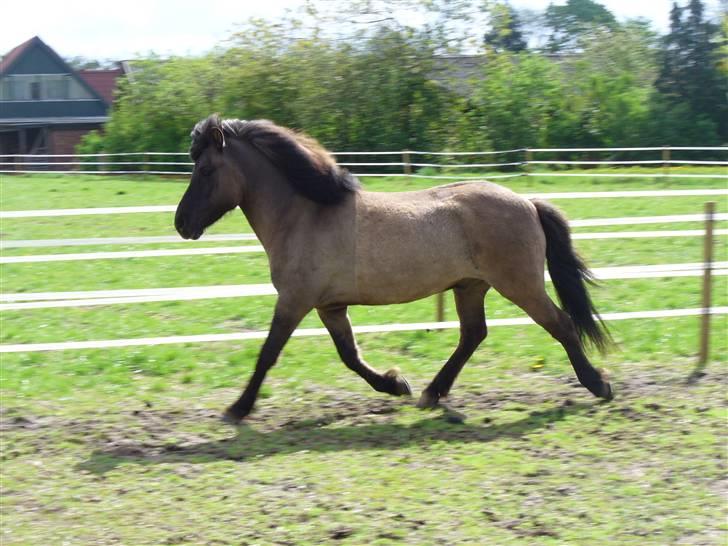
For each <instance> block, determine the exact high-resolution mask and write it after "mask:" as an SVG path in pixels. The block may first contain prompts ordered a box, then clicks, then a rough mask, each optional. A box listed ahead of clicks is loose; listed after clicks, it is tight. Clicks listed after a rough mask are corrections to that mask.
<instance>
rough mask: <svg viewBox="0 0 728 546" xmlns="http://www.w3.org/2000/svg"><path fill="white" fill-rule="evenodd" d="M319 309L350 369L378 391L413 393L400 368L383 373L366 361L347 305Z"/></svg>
mask: <svg viewBox="0 0 728 546" xmlns="http://www.w3.org/2000/svg"><path fill="white" fill-rule="evenodd" d="M317 311H318V314H319V317H321V321H322V322H323V323H324V326H326V329H327V330H328V331H329V334H331V339H333V341H334V345H336V350H337V351H338V352H339V356H340V357H341V360H342V361H343V362H344V364H346V366H347V367H348V368H349V369H351V370H353V371H355V372H356V373H357V374H359V376H361V377H362V378H363V379H364V381H366V382H367V383H369V384H370V385H371V386H372V388H373V389H374V390H376V391H379V392H386V393H388V394H392V395H395V396H402V395H408V396H409V395H411V394H412V390H411V389H410V386H409V383H407V380H406V379H405V378H404V377H402V376H401V375H399V372H398V370H396V369H392V370H388V371H386V372H385V373H383V374H382V373H379V372H378V371H377V370H375V369H374V368H372V367H371V366H369V364H367V363H366V362H364V359H363V358H362V357H361V353H360V352H359V347H358V346H357V344H356V339H354V332H353V331H352V329H351V322H350V321H349V315H348V314H347V312H346V307H336V308H326V309H317Z"/></svg>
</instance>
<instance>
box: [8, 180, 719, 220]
mask: <svg viewBox="0 0 728 546" xmlns="http://www.w3.org/2000/svg"><path fill="white" fill-rule="evenodd" d="M516 176H520V175H516ZM726 178H728V176H726ZM522 195H523V197H525V198H526V199H613V198H624V197H626V198H630V197H690V196H693V197H699V196H718V195H728V189H723V188H716V189H695V190H626V191H586V192H556V193H526V194H522ZM175 210H177V206H176V205H146V206H138V207H93V208H85V209H40V210H4V211H0V219H6V218H43V217H51V216H86V215H95V214H138V213H154V212H174V211H175Z"/></svg>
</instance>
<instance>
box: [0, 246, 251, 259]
mask: <svg viewBox="0 0 728 546" xmlns="http://www.w3.org/2000/svg"><path fill="white" fill-rule="evenodd" d="M251 252H263V247H262V246H260V245H245V246H212V247H202V248H171V249H167V248H165V249H159V250H123V251H120V252H81V253H68V254H36V255H33V256H2V257H0V264H22V263H39V262H75V261H79V260H118V259H126V258H159V257H168V256H195V255H198V256H199V255H207V254H210V255H212V254H247V253H251Z"/></svg>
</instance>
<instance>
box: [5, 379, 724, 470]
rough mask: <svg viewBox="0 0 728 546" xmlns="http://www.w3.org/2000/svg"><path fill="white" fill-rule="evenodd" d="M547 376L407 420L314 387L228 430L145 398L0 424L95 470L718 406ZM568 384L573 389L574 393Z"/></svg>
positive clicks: (388, 407)
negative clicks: (547, 384) (82, 453)
mask: <svg viewBox="0 0 728 546" xmlns="http://www.w3.org/2000/svg"><path fill="white" fill-rule="evenodd" d="M727 378H728V374H726V373H721V372H716V373H711V374H706V375H705V376H704V377H702V378H701V382H700V384H702V385H703V386H705V385H724V384H725V381H726V379H727ZM552 380H553V381H554V382H555V383H556V386H557V387H558V388H549V389H548V390H539V389H538V388H534V389H533V390H529V391H526V390H505V389H494V390H491V391H488V392H474V391H468V390H466V388H461V389H460V390H459V391H456V394H455V396H453V397H452V399H449V400H447V402H446V403H447V407H448V409H447V410H446V411H441V410H435V411H430V412H423V414H422V420H420V421H418V422H416V423H414V424H411V425H402V424H398V422H397V414H398V413H399V412H400V411H401V410H402V408H403V407H404V406H406V405H412V404H413V403H414V400H413V399H402V398H390V397H384V396H380V395H376V394H371V395H364V394H352V393H348V392H345V391H341V390H334V389H327V390H317V391H316V394H315V399H313V398H314V397H313V396H311V397H308V398H303V397H302V398H296V399H295V400H293V401H288V400H286V401H284V400H282V397H273V398H266V399H261V400H260V401H259V404H258V408H259V409H258V411H256V412H254V413H253V414H252V415H251V416H250V417H249V418H248V419H246V421H245V423H244V425H243V426H241V427H240V428H238V429H237V430H235V429H231V428H230V427H228V426H225V425H223V424H222V423H221V422H220V413H219V411H217V410H213V409H205V408H176V409H172V410H169V409H156V408H154V407H146V406H145V407H143V408H141V409H135V410H131V411H128V412H123V413H120V414H116V415H114V416H113V418H111V419H102V418H100V417H99V416H98V415H93V416H89V417H88V418H75V419H64V418H61V417H56V416H48V415H45V416H35V415H30V414H27V413H23V412H21V411H20V410H18V409H17V408H15V409H13V408H5V409H3V411H2V413H1V414H0V431H2V432H3V433H13V435H15V434H17V435H20V436H22V437H23V443H24V444H26V446H27V444H28V443H29V444H30V445H31V446H33V449H34V450H35V452H36V453H44V452H45V453H48V452H51V451H54V450H61V449H66V448H64V447H63V443H60V444H59V442H47V441H46V434H45V433H44V432H45V431H50V430H52V431H53V433H54V434H60V435H61V437H62V438H63V439H64V441H65V442H70V443H75V444H79V445H80V446H83V447H84V448H86V449H90V450H92V451H93V455H92V457H91V462H90V464H89V465H86V467H85V468H86V469H89V470H94V471H102V472H103V471H104V470H103V469H104V468H107V467H109V466H111V467H113V466H115V465H116V464H118V463H120V462H123V461H136V462H144V461H146V462H153V461H163V460H174V461H178V462H180V461H189V462H193V463H194V462H202V461H206V460H210V459H211V458H221V459H232V460H245V459H247V458H250V457H255V456H266V455H271V454H276V453H294V452H297V451H304V450H311V451H324V450H338V449H373V448H382V447H388V446H389V447H393V448H396V447H399V446H402V445H403V444H413V443H414V444H421V445H422V446H423V447H425V448H426V446H427V445H429V444H430V443H431V442H432V440H433V439H437V440H457V441H460V442H487V441H491V440H493V439H496V438H499V437H502V436H504V435H506V436H511V437H514V436H515V437H526V436H527V435H528V434H529V433H530V432H532V431H534V430H537V429H539V428H550V427H553V426H554V424H555V422H557V421H559V420H561V419H564V418H565V417H566V416H568V415H572V414H579V413H585V414H595V413H597V412H602V413H603V415H602V417H601V418H600V419H598V420H596V421H595V426H594V428H593V430H592V431H590V432H592V433H601V428H600V427H601V424H602V423H603V421H605V420H608V419H609V418H610V416H611V415H618V416H621V417H624V418H628V419H630V420H633V421H636V420H643V419H649V420H651V421H655V422H656V423H657V424H659V422H660V421H666V422H668V421H670V417H669V416H668V415H664V414H665V413H666V412H669V409H670V408H667V407H666V406H665V404H664V403H661V402H654V401H647V402H644V403H643V401H644V400H649V399H651V398H654V397H655V396H658V395H659V396H661V397H663V398H664V397H665V395H666V394H667V395H668V400H669V401H670V404H671V405H674V404H678V405H679V404H680V403H681V401H682V400H684V405H687V407H693V406H695V411H697V412H700V411H703V412H704V411H707V410H708V409H710V408H711V407H723V406H724V405H725V399H724V397H719V396H718V393H719V392H720V389H710V392H711V393H715V396H716V398H715V399H712V400H708V399H705V398H701V399H700V400H699V403H698V404H696V401H695V400H694V399H693V397H692V389H694V388H696V386H695V385H687V384H686V383H685V381H684V377H682V376H680V377H678V376H677V375H674V374H670V375H667V376H666V375H662V374H661V375H658V374H657V373H656V374H654V375H653V376H645V375H644V374H642V375H641V376H640V377H632V378H628V379H627V380H626V381H620V382H619V383H618V384H617V388H618V389H619V390H618V397H617V399H616V400H615V401H614V402H613V403H611V404H604V403H602V402H601V401H599V400H597V399H594V398H591V397H589V395H588V393H586V392H585V391H584V389H583V387H582V386H581V385H579V384H578V382H577V381H576V380H574V379H573V378H572V377H570V376H564V377H563V378H554V379H552ZM559 385H560V386H559ZM564 386H566V387H567V388H566V389H565V388H564ZM551 387H554V385H551ZM568 387H571V388H573V389H574V392H573V395H572V394H571V392H570V388H568ZM503 410H508V412H509V413H510V412H512V414H515V415H516V416H518V415H519V414H522V416H520V417H519V418H517V419H516V420H511V421H509V422H507V423H504V422H498V421H496V422H494V421H493V420H492V419H491V418H490V417H487V416H486V417H480V418H479V419H477V420H475V421H477V422H473V420H469V419H467V416H468V415H482V414H486V415H489V414H497V413H498V412H501V411H503ZM656 426H657V425H656ZM26 433H28V434H26ZM625 434H628V433H627V432H625V431H621V432H612V433H610V436H609V439H610V441H618V440H622V439H624V438H623V436H624V435H625ZM20 455H22V453H20V452H17V451H13V450H12V449H11V450H10V451H6V452H5V453H4V456H5V457H10V458H13V457H14V456H20ZM102 460H103V464H101V463H100V461H102Z"/></svg>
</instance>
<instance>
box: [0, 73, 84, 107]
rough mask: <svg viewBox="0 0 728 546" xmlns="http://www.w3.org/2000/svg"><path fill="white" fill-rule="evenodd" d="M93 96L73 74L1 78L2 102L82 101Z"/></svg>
mask: <svg viewBox="0 0 728 546" xmlns="http://www.w3.org/2000/svg"><path fill="white" fill-rule="evenodd" d="M93 98H94V97H93V95H91V93H89V92H88V90H87V89H86V88H85V87H84V86H83V85H81V84H80V83H79V82H78V81H76V79H75V78H74V77H73V76H72V75H71V74H10V75H8V76H3V77H2V78H0V100H3V101H31V100H33V101H35V100H81V99H93Z"/></svg>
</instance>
